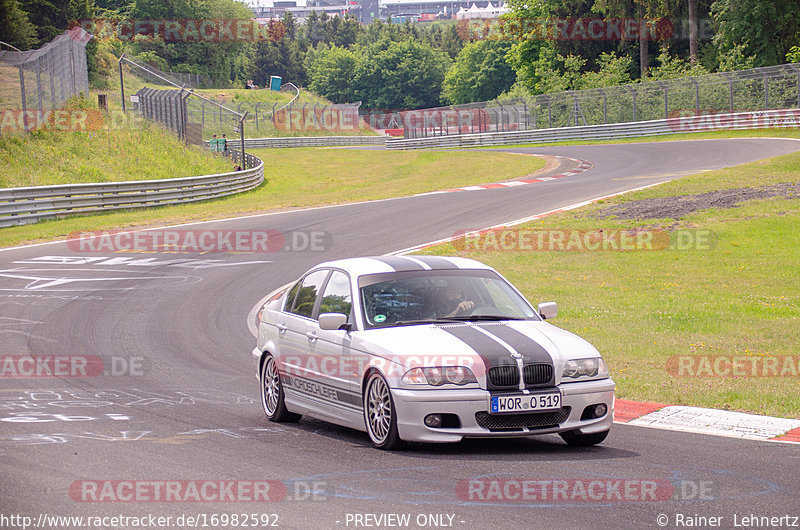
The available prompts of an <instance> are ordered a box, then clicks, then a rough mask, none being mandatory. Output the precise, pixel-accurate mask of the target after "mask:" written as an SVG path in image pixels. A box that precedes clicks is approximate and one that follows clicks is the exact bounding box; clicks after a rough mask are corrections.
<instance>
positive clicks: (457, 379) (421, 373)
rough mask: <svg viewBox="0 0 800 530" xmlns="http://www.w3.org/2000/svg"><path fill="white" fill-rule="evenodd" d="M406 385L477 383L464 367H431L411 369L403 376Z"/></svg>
mask: <svg viewBox="0 0 800 530" xmlns="http://www.w3.org/2000/svg"><path fill="white" fill-rule="evenodd" d="M402 382H403V383H404V384H406V385H431V386H442V385H466V384H468V383H477V382H478V380H477V379H475V376H474V375H473V373H472V370H470V369H469V368H467V367H466V366H431V367H429V368H412V369H411V370H409V371H408V372H406V373H405V375H404V376H403V379H402Z"/></svg>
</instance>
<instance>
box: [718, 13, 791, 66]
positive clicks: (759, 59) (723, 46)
mask: <svg viewBox="0 0 800 530" xmlns="http://www.w3.org/2000/svg"><path fill="white" fill-rule="evenodd" d="M711 16H712V18H713V20H714V25H715V28H716V30H717V33H716V35H715V36H714V44H715V46H716V48H717V51H718V52H719V53H726V52H729V51H730V50H732V49H733V48H734V47H736V46H737V45H744V46H745V49H744V52H745V54H746V55H748V56H752V57H755V58H756V59H755V65H756V66H768V65H774V64H781V63H782V62H783V61H784V58H785V57H786V54H787V53H788V52H789V50H790V49H791V47H792V46H793V45H796V44H800V43H798V36H800V3H799V2H797V0H716V1H715V2H714V3H713V4H712V6H711Z"/></svg>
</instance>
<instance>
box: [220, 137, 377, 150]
mask: <svg viewBox="0 0 800 530" xmlns="http://www.w3.org/2000/svg"><path fill="white" fill-rule="evenodd" d="M385 142H386V137H385V136H286V137H283V138H245V140H244V146H245V149H253V148H256V149H264V148H280V147H335V146H346V145H383V144H384V143H385ZM206 143H208V142H206Z"/></svg>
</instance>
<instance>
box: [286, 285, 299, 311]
mask: <svg viewBox="0 0 800 530" xmlns="http://www.w3.org/2000/svg"><path fill="white" fill-rule="evenodd" d="M302 283H303V282H297V283H296V284H294V287H292V290H291V291H289V294H288V295H286V306H285V307H286V311H288V310H289V309H291V307H292V303H293V302H294V298H295V297H296V296H297V291H299V290H300V284H302Z"/></svg>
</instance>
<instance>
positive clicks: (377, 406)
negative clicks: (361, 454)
mask: <svg viewBox="0 0 800 530" xmlns="http://www.w3.org/2000/svg"><path fill="white" fill-rule="evenodd" d="M364 422H365V423H366V426H367V434H369V439H370V441H371V442H372V445H373V446H374V447H376V448H378V449H384V450H387V451H388V450H391V449H399V448H401V447H402V446H403V445H404V444H403V441H402V440H401V439H400V435H399V434H398V432H397V410H396V409H395V406H394V400H393V399H392V393H391V391H390V390H389V384H388V383H387V382H386V379H384V377H383V376H382V375H381V374H379V373H378V372H373V373H372V374H371V375H370V376H369V378H368V379H367V386H366V388H365V390H364Z"/></svg>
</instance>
